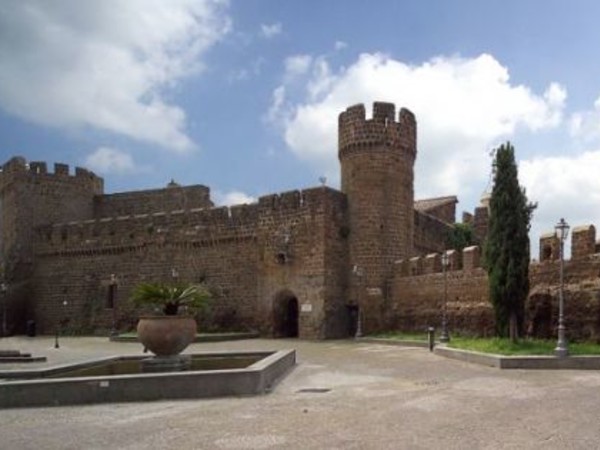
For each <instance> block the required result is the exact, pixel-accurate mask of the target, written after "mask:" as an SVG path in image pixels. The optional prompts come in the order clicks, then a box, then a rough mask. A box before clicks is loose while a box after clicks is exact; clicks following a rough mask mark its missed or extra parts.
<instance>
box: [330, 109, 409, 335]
mask: <svg viewBox="0 0 600 450" xmlns="http://www.w3.org/2000/svg"><path fill="white" fill-rule="evenodd" d="M338 127H339V128H338V133H339V134H338V139H339V143H338V146H339V154H338V155H339V159H340V164H341V170H342V192H344V193H345V194H346V195H347V198H348V220H349V227H350V234H349V236H348V241H349V254H350V264H351V268H352V269H353V270H352V275H351V276H352V280H351V283H350V293H349V298H350V299H352V300H353V301H356V302H357V303H358V304H359V306H360V310H361V315H362V319H363V327H365V328H366V329H367V331H372V330H374V329H376V328H379V327H380V326H381V325H382V307H383V303H384V301H385V298H386V293H387V281H388V280H389V279H390V275H391V273H392V268H393V263H394V261H395V260H397V259H401V258H409V257H410V256H412V249H413V229H414V191H413V181H414V170H413V168H414V163H415V157H416V148H417V147H416V122H415V117H414V115H413V114H412V113H411V112H410V111H409V110H407V109H401V110H400V113H399V115H398V120H397V121H396V117H395V107H394V105H393V104H392V103H382V102H376V103H374V105H373V117H372V119H369V120H367V119H366V117H365V107H364V106H363V105H362V104H360V105H355V106H351V107H349V108H348V109H346V111H345V112H342V113H341V114H340V116H339V123H338Z"/></svg>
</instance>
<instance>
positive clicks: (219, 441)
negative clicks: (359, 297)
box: [0, 337, 600, 450]
mask: <svg viewBox="0 0 600 450" xmlns="http://www.w3.org/2000/svg"><path fill="white" fill-rule="evenodd" d="M53 344H54V342H53V339H51V338H43V337H42V338H35V339H31V338H25V337H22V338H4V339H0V348H1V349H18V350H21V351H27V352H31V353H33V354H34V355H35V356H47V357H48V362H47V363H44V365H53V364H56V363H62V362H68V361H69V362H70V361H83V360H87V359H90V358H92V357H95V356H106V355H116V354H140V353H141V346H140V345H139V344H136V343H111V342H108V340H107V339H106V338H64V339H61V348H60V349H54V348H53ZM283 348H295V349H296V350H297V354H298V365H297V366H296V368H295V369H294V370H293V371H292V372H291V373H289V374H288V376H287V377H286V378H285V379H284V380H283V381H282V382H281V383H280V384H279V385H278V386H277V387H276V389H275V390H274V391H273V392H272V393H270V394H268V395H264V396H259V397H244V398H223V399H211V400H193V401H187V400H186V401H162V402H152V403H129V404H127V403H120V404H102V405H90V406H83V407H82V406H77V407H54V408H24V409H6V410H0V449H7V450H9V449H10V450H13V449H15V450H16V449H61V450H62V449H90V450H91V449H106V448H110V449H128V450H134V449H170V448H176V449H278V448H284V449H504V448H511V449H527V448H532V449H533V448H535V449H540V448H541V449H554V448H555V449H594V448H600V372H598V371H572V370H562V371H548V370H539V371H524V370H511V371H506V370H505V371H501V370H499V369H494V368H488V367H483V366H477V365H471V364H468V363H464V362H461V361H454V360H449V359H445V358H442V357H439V356H436V355H433V354H431V353H429V352H428V351H427V350H426V349H417V348H403V347H395V346H386V345H378V344H368V343H355V342H353V341H350V340H349V341H324V342H307V341H299V340H265V339H254V340H246V341H231V342H221V343H203V344H194V345H192V346H191V347H190V348H189V349H188V351H189V352H199V351H212V350H215V351H216V350H225V349H226V350H234V349H235V350H276V349H283ZM40 365H41V364H27V365H25V364H20V365H3V366H2V367H0V370H4V369H9V368H26V367H39V366H40Z"/></svg>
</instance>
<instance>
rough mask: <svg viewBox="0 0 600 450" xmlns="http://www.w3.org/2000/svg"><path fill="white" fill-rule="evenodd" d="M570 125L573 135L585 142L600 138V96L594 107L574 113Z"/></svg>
mask: <svg viewBox="0 0 600 450" xmlns="http://www.w3.org/2000/svg"><path fill="white" fill-rule="evenodd" d="M569 125H570V131H571V135H572V136H573V137H577V138H580V139H582V140H583V141H585V142H594V141H598V140H600V97H598V98H597V99H596V101H595V102H594V109H592V110H590V111H579V112H576V113H574V114H573V115H572V116H571V118H570V123H569Z"/></svg>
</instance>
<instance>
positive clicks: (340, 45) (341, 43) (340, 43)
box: [333, 41, 348, 51]
mask: <svg viewBox="0 0 600 450" xmlns="http://www.w3.org/2000/svg"><path fill="white" fill-rule="evenodd" d="M346 47H348V44H347V43H345V42H344V41H335V44H333V48H334V49H336V50H338V51H339V50H344V49H345V48H346Z"/></svg>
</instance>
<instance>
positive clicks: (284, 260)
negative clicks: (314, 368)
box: [34, 188, 346, 338]
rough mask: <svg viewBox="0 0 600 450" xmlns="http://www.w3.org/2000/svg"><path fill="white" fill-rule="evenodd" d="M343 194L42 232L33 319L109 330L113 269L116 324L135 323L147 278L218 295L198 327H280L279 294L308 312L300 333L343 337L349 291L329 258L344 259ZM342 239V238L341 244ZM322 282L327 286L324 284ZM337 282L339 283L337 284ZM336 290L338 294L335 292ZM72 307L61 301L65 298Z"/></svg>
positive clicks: (307, 194)
mask: <svg viewBox="0 0 600 450" xmlns="http://www.w3.org/2000/svg"><path fill="white" fill-rule="evenodd" d="M345 220H346V219H345V196H344V195H343V194H341V193H339V192H337V191H334V190H332V189H328V188H315V189H309V190H305V191H293V192H289V193H284V194H281V195H271V196H266V197H262V198H261V199H260V200H259V203H258V204H253V205H240V206H235V207H231V208H213V209H191V210H186V211H184V210H178V211H170V212H159V213H154V214H136V215H129V216H121V217H116V218H102V219H95V220H87V221H82V222H72V223H67V224H55V225H52V226H46V227H42V228H40V229H39V230H38V236H37V241H36V257H37V260H38V264H37V265H36V272H35V279H34V285H35V286H36V292H35V298H36V299H37V303H36V308H35V312H36V315H35V317H36V320H37V321H38V326H39V329H40V332H46V333H48V332H52V330H53V329H54V327H55V326H56V324H57V323H59V321H60V320H61V319H62V318H65V317H68V318H70V323H69V327H70V328H71V329H72V330H74V331H77V332H89V331H92V330H101V329H107V328H110V326H111V322H112V318H113V311H112V310H110V309H107V308H106V306H107V302H106V300H107V293H108V283H109V280H110V276H111V274H115V275H116V276H117V279H118V309H117V319H118V320H117V322H118V325H119V327H120V328H122V329H124V328H131V327H133V324H134V323H135V320H136V312H134V311H133V310H132V307H131V305H129V304H128V302H127V299H128V298H129V294H130V292H131V290H132V289H133V287H134V286H136V285H137V284H139V283H140V282H144V281H156V280H159V281H160V280H162V281H172V279H171V274H172V270H173V269H175V270H176V271H177V273H178V275H179V276H178V281H179V282H200V281H204V282H206V283H207V284H208V285H209V287H210V288H211V290H212V291H213V292H214V293H215V295H216V297H215V299H214V301H213V302H212V303H211V308H210V314H208V315H207V316H206V317H205V316H203V317H204V319H203V320H201V321H200V324H201V329H202V327H205V328H204V329H206V327H211V328H215V329H220V330H223V329H238V330H239V329H247V328H252V329H258V330H260V331H262V332H264V333H266V334H273V333H274V332H275V328H276V323H277V320H281V318H278V317H276V313H277V311H278V305H277V304H276V301H277V299H278V294H280V293H281V292H290V293H292V294H293V295H294V296H295V297H296V298H297V299H298V302H299V303H300V306H301V305H304V304H310V305H311V310H310V311H309V310H306V307H305V310H304V311H303V312H302V313H301V314H300V321H299V325H300V336H301V337H304V338H323V337H332V336H339V335H340V333H341V331H340V327H341V326H340V325H339V324H338V323H337V322H336V319H332V316H331V315H332V314H334V313H335V314H337V312H338V310H339V304H340V303H341V302H342V299H343V295H342V293H341V291H339V289H338V288H337V287H338V286H343V283H341V282H338V277H339V275H340V272H339V271H335V270H330V269H326V266H325V264H326V260H329V259H336V260H337V261H339V260H341V259H342V256H341V254H342V249H343V248H345V247H344V246H343V245H342V244H340V243H341V242H342V241H343V239H344V238H343V237H341V234H339V235H338V234H335V233H340V231H339V230H340V229H341V227H342V225H343V224H344V223H345ZM336 242H337V243H336ZM324 286H329V287H328V288H324ZM332 286H335V288H333V289H332V288H331V287H332ZM336 289H338V290H336ZM65 300H66V301H67V305H66V306H63V301H65Z"/></svg>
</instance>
